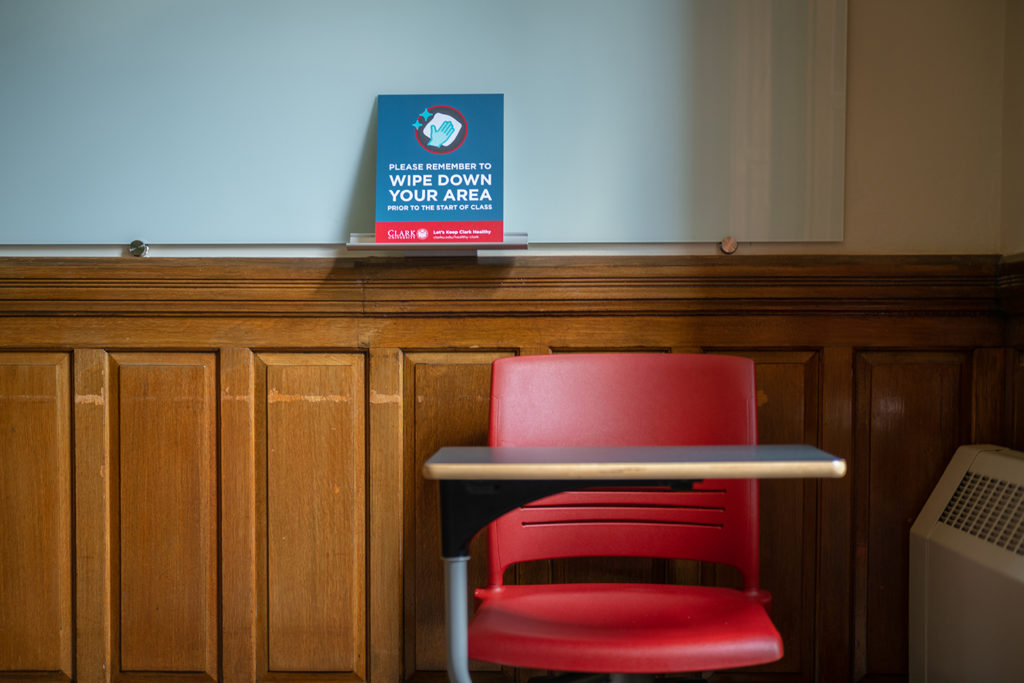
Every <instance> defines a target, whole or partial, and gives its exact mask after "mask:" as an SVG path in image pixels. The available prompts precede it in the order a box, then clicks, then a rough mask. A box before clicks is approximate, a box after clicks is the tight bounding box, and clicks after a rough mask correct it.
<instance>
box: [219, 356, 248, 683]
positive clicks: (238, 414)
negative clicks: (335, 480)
mask: <svg viewBox="0 0 1024 683" xmlns="http://www.w3.org/2000/svg"><path fill="white" fill-rule="evenodd" d="M220 376H221V380H220V424H221V443H220V448H221V477H220V488H221V509H222V513H221V537H220V542H221V586H222V588H221V600H222V620H223V621H222V631H223V637H222V661H223V664H222V669H223V679H224V683H248V682H249V681H253V680H255V678H256V574H257V566H256V424H255V419H256V418H255V403H256V399H255V393H254V392H255V367H254V354H253V353H252V352H251V351H250V350H249V349H233V348H232V349H221V351H220Z"/></svg>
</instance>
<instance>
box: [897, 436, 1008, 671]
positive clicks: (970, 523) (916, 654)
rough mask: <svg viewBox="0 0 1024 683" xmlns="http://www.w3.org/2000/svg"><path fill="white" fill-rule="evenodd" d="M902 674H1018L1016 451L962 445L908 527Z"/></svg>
mask: <svg viewBox="0 0 1024 683" xmlns="http://www.w3.org/2000/svg"><path fill="white" fill-rule="evenodd" d="M909 637H910V642H909V650H910V662H909V673H910V683H925V682H928V683H947V682H948V683H964V682H967V681H985V682H986V683H1002V682H1004V681H1005V682H1006V683H1021V682H1022V681H1024V453H1020V452H1017V451H1012V450H1009V449H1006V448H1000V447H998V446H984V445H976V446H962V447H960V448H959V449H957V452H956V454H954V456H953V459H952V460H951V461H950V463H949V466H948V467H947V468H946V471H945V472H944V473H943V475H942V478H941V479H940V480H939V483H938V484H937V485H936V486H935V489H934V490H933V491H932V493H931V496H930V497H929V498H928V502H927V503H925V505H924V507H923V508H922V509H921V514H920V515H918V517H917V520H916V521H915V522H914V525H913V527H911V529H910V634H909Z"/></svg>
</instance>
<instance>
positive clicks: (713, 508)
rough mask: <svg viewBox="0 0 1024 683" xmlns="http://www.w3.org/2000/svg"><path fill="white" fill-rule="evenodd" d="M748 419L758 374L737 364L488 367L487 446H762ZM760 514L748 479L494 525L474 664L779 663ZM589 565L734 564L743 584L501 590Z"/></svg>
mask: <svg viewBox="0 0 1024 683" xmlns="http://www.w3.org/2000/svg"><path fill="white" fill-rule="evenodd" d="M755 411H756V402H755V390H754V365H753V363H752V362H751V361H750V360H748V359H744V358H738V357H730V356H713V355H691V354H653V353H636V354H633V353H608V354H562V355H552V356H522V357H514V358H506V359H503V360H499V361H497V362H495V363H494V368H493V384H492V389H491V419H490V445H492V446H558V445H565V446H589V445H599V446H609V445H616V446H625V445H713V444H753V443H756V441H757V424H756V413H755ZM757 501H758V498H757V482H756V481H755V480H716V481H703V482H697V483H695V484H694V485H693V490H692V491H671V490H668V489H667V488H666V489H664V490H650V489H648V490H636V489H634V490H617V491H609V490H592V491H582V492H573V493H565V494H558V495H555V496H551V497H549V498H545V499H542V500H539V501H536V502H534V503H531V504H529V505H526V506H524V507H521V508H518V509H517V510H514V511H512V512H510V513H508V514H506V515H504V516H502V517H501V518H500V519H498V520H497V521H496V522H494V523H492V524H491V525H490V527H489V532H490V536H489V544H490V545H489V550H490V556H489V567H488V584H489V585H488V586H487V587H486V588H483V589H479V590H478V591H477V592H476V596H477V598H478V599H479V603H478V606H477V609H476V614H475V616H474V618H473V620H472V622H471V623H470V626H469V655H470V657H472V658H474V659H480V660H485V661H490V662H496V663H500V664H504V665H509V666H517V667H528V668H533V669H547V670H552V671H559V672H594V671H597V672H602V671H604V672H615V673H616V674H637V673H669V672H695V671H696V672H701V671H710V670H715V669H721V668H731V667H738V666H749V665H754V664H763V663H767V662H771V661H775V660H777V659H779V658H780V657H781V656H782V640H781V638H780V637H779V634H778V631H776V629H775V627H774V625H773V624H772V622H771V620H770V619H769V617H768V614H767V611H766V608H767V606H768V604H769V602H770V596H769V594H768V593H766V592H765V591H762V590H760V588H759V587H758V507H757V505H758V502H757ZM595 556H633V557H660V558H677V559H689V560H705V561H712V562H720V563H725V564H729V565H732V566H734V567H736V568H738V569H739V570H740V573H741V574H742V577H743V588H742V590H737V589H730V588H719V587H710V586H681V585H663V584H618V583H615V584H612V583H593V584H551V585H506V584H505V583H504V582H503V575H504V573H505V570H506V569H507V568H508V567H509V566H510V565H512V564H514V563H517V562H524V561H529V560H540V559H548V558H567V557H595ZM558 680H563V679H562V678H559V679H558ZM613 680H619V679H617V678H616V679H613Z"/></svg>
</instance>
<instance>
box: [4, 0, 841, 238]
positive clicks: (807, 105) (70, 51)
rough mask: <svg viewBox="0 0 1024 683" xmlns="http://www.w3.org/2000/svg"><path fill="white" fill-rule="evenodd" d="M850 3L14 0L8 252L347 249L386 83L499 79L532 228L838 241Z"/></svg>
mask: <svg viewBox="0 0 1024 683" xmlns="http://www.w3.org/2000/svg"><path fill="white" fill-rule="evenodd" d="M845 21H846V7H845V0H827V1H817V2H816V1H815V0H628V1H627V0H555V1H544V0H517V1H515V2H498V1H496V0H495V1H474V0H438V1H434V2H429V3H427V2H411V1H406V0H381V1H378V2H372V3H371V2H354V1H347V0H297V1H294V2H280V1H277V0H218V1H216V2H210V1H208V0H88V1H81V0H48V1H47V2H38V1H37V0H5V1H4V2H3V3H0V98H2V99H0V244H7V245H28V244H67V245H79V244H81V245H85V244H127V243H128V242H130V241H132V240H136V239H141V240H143V241H146V242H149V243H159V244H343V243H345V242H347V241H348V239H349V236H350V235H351V234H354V233H363V232H372V230H373V219H374V197H373V192H374V177H373V174H374V158H375V145H376V142H375V138H376V125H375V102H376V96H377V95H378V94H401V93H473V92H488V93H490V92H494V93H503V94H504V95H505V188H504V191H505V216H504V219H505V231H506V232H525V233H528V235H529V240H530V242H531V243H551V244H564V243H570V244H571V243H609V242H614V243H687V242H716V241H719V240H720V239H722V238H723V237H724V236H727V235H729V236H733V237H735V238H736V239H738V240H741V241H801V240H814V241H836V240H841V239H842V188H843V161H844V152H843V139H844V127H845V114H844V110H845V99H844V98H845Z"/></svg>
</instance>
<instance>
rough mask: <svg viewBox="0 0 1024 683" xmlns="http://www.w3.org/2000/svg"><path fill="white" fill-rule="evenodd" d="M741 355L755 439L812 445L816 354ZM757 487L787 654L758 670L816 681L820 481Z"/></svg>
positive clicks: (768, 571)
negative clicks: (750, 367) (752, 401)
mask: <svg viewBox="0 0 1024 683" xmlns="http://www.w3.org/2000/svg"><path fill="white" fill-rule="evenodd" d="M709 351H712V352H715V351H718V350H715V349H709ZM725 352H729V353H737V352H736V351H729V350H726V351H725ZM741 355H743V356H746V357H748V358H751V359H753V360H754V361H755V363H756V386H757V406H758V407H757V420H758V442H759V443H764V444H772V443H807V444H811V445H817V443H818V440H819V429H818V419H819V417H818V416H819V412H820V364H821V356H820V353H819V352H818V351H816V350H794V351H745V352H742V353H741ZM759 489H760V498H761V586H762V587H763V588H764V589H766V590H768V591H769V592H770V593H771V594H772V608H771V616H772V621H773V622H775V625H776V627H777V628H778V629H779V633H780V634H781V635H782V639H783V646H784V652H785V654H784V656H783V658H782V659H781V660H780V661H778V662H775V663H773V664H769V665H767V666H763V667H759V668H758V669H757V670H758V671H761V672H765V673H767V672H772V673H779V674H781V673H785V674H787V675H788V678H787V680H794V681H797V680H813V677H814V648H813V646H812V643H813V639H814V607H815V598H816V585H815V574H816V565H815V562H816V558H817V553H816V552H815V548H816V546H817V515H816V508H817V503H818V497H817V486H816V483H815V482H813V481H800V480H766V481H762V482H761V483H760V486H759ZM719 678H720V679H722V680H729V679H730V677H729V676H724V675H723V676H720V677H719ZM732 678H738V679H740V680H742V678H743V677H741V676H733V677H732Z"/></svg>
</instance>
